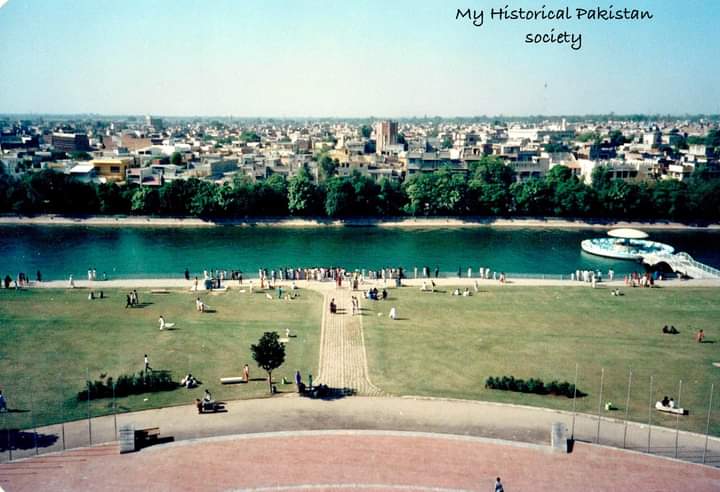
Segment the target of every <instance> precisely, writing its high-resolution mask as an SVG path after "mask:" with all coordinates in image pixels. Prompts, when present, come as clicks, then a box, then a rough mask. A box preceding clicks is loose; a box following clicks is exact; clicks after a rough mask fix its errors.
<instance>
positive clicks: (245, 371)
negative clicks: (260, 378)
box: [243, 364, 250, 383]
mask: <svg viewBox="0 0 720 492" xmlns="http://www.w3.org/2000/svg"><path fill="white" fill-rule="evenodd" d="M243 380H244V381H245V382H246V383H247V382H248V381H250V367H248V365H247V364H245V366H244V367H243Z"/></svg>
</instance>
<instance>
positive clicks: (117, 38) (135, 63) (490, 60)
mask: <svg viewBox="0 0 720 492" xmlns="http://www.w3.org/2000/svg"><path fill="white" fill-rule="evenodd" d="M548 3H550V2H548ZM504 5H505V4H504V3H503V5H499V4H498V5H494V4H492V5H491V4H479V5H475V8H478V9H479V8H491V7H502V6H504ZM528 5H531V3H530V2H526V1H518V2H514V3H513V4H512V5H511V7H522V6H528ZM565 5H566V4H559V3H554V4H552V5H548V8H554V7H560V6H565ZM572 5H573V6H575V5H577V6H583V7H589V5H584V4H581V3H577V2H575V3H573V4H572ZM213 7H214V8H213V9H207V8H206V7H205V6H202V5H200V4H192V3H183V4H175V3H172V4H171V3H162V4H153V5H143V4H142V3H139V2H126V3H123V4H121V5H113V6H112V8H109V7H108V6H107V4H102V3H96V2H77V3H75V4H73V8H72V9H68V8H67V7H66V6H65V5H63V4H58V3H52V2H20V1H13V0H11V1H10V2H8V3H7V4H5V5H4V6H3V7H2V8H1V9H0V56H2V57H3V59H4V60H5V64H4V68H3V69H2V70H1V71H0V113H4V114H48V115H51V114H56V115H75V114H100V115H133V114H137V115H141V114H157V115H163V116H170V117H173V116H177V117H193V116H200V117H202V116H219V117H228V116H233V117H236V118H253V117H267V118H368V117H373V116H375V117H388V116H389V117H395V118H408V117H423V116H424V115H427V116H436V115H437V116H444V117H472V116H479V115H491V116H492V115H497V116H500V115H511V116H522V115H548V116H562V115H586V114H609V113H615V114H618V115H623V114H633V113H642V114H663V115H664V114H672V115H687V114H717V113H719V112H720V104H718V101H720V88H719V87H720V84H718V81H720V68H719V67H718V66H717V65H716V64H713V63H712V60H713V59H715V56H716V55H717V48H714V47H712V46H711V43H708V42H707V40H708V39H711V37H712V32H713V31H712V29H713V26H714V25H715V24H716V23H717V20H719V19H720V5H717V4H715V3H712V2H696V5H695V7H696V8H695V9H694V10H692V11H690V10H680V9H677V8H676V6H675V5H674V4H672V3H671V2H668V1H662V2H649V1H647V0H645V1H637V2H635V3H634V4H632V5H623V6H622V7H632V8H639V9H640V8H646V9H650V10H652V12H653V14H654V18H653V20H652V21H646V22H633V23H627V22H626V23H582V24H580V23H578V22H577V21H570V22H566V23H557V22H553V21H539V22H537V23H530V24H528V23H503V24H498V23H496V24H491V23H486V25H484V26H483V27H481V28H476V27H473V26H472V25H471V24H468V23H467V20H462V21H461V20H456V18H455V17H456V16H455V13H456V10H457V8H463V9H465V8H467V7H473V6H472V5H452V6H451V5H448V4H443V3H441V2H433V1H431V2H395V3H393V4H392V5H383V4H381V3H380V2H374V1H368V2H362V3H355V4H352V5H343V6H342V8H338V7H337V6H336V5H333V4H332V3H330V2H324V1H308V2H302V3H299V2H298V3H289V2H272V3H269V4H265V3H260V2H254V1H252V2H243V3H242V4H239V3H233V2H217V3H215V4H213ZM618 7H620V6H618ZM563 26H565V27H567V28H568V29H571V30H575V31H581V32H582V34H583V37H584V44H583V48H582V50H580V51H573V50H571V49H570V48H568V47H567V46H555V45H543V46H537V45H527V44H524V43H523V41H522V38H523V33H525V32H531V31H533V32H534V31H537V32H545V31H549V30H550V29H551V28H562V27H563Z"/></svg>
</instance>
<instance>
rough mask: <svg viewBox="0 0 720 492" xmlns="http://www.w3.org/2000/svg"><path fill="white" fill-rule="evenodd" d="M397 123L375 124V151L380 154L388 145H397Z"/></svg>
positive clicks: (380, 122)
mask: <svg viewBox="0 0 720 492" xmlns="http://www.w3.org/2000/svg"><path fill="white" fill-rule="evenodd" d="M397 134H398V124H397V121H390V120H387V121H378V122H377V123H375V150H376V152H377V153H378V154H382V153H383V150H385V149H386V148H387V147H388V146H389V145H395V144H396V143H397Z"/></svg>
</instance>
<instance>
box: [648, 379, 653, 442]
mask: <svg viewBox="0 0 720 492" xmlns="http://www.w3.org/2000/svg"><path fill="white" fill-rule="evenodd" d="M652 400H653V376H650V402H649V403H648V443H647V452H648V453H649V452H650V435H651V434H652V408H653V404H652Z"/></svg>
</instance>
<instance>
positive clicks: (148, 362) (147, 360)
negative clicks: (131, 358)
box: [143, 354, 152, 374]
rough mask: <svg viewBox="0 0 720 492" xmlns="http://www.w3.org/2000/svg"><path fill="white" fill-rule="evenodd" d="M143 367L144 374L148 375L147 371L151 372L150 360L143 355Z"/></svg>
mask: <svg viewBox="0 0 720 492" xmlns="http://www.w3.org/2000/svg"><path fill="white" fill-rule="evenodd" d="M143 362H144V367H145V374H147V373H148V371H152V367H150V359H148V355H147V354H145V358H144V360H143Z"/></svg>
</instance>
